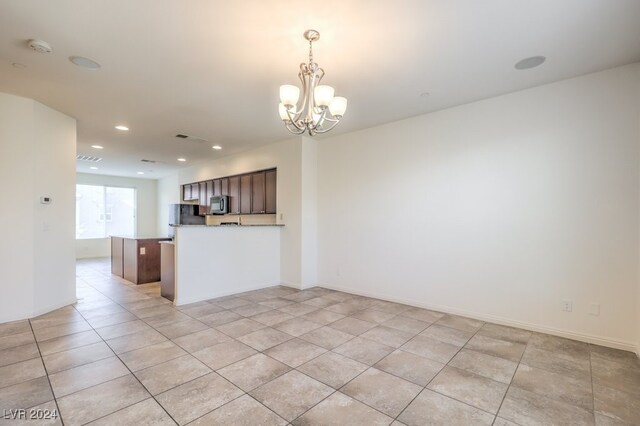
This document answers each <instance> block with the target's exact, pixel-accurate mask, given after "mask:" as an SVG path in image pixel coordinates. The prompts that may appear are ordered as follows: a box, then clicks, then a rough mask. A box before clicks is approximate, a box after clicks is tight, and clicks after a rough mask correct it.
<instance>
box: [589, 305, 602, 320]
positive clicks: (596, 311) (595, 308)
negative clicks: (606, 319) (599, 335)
mask: <svg viewBox="0 0 640 426" xmlns="http://www.w3.org/2000/svg"><path fill="white" fill-rule="evenodd" d="M589 315H593V316H596V317H597V316H598V315H600V304H599V303H592V304H591V305H590V306H589Z"/></svg>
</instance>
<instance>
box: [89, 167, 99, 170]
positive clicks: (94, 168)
mask: <svg viewBox="0 0 640 426" xmlns="http://www.w3.org/2000/svg"><path fill="white" fill-rule="evenodd" d="M89 168H90V169H91V170H98V168H97V167H89Z"/></svg>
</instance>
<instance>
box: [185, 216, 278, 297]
mask: <svg viewBox="0 0 640 426" xmlns="http://www.w3.org/2000/svg"><path fill="white" fill-rule="evenodd" d="M280 232H281V227H277V226H247V227H242V226H234V227H231V226H230V227H224V226H211V227H207V226H199V227H198V226H194V227H188V226H183V227H178V228H176V238H175V240H174V242H175V250H176V256H175V259H176V266H175V267H176V271H175V274H176V294H175V301H174V303H175V304H176V305H184V304H188V303H194V302H199V301H202V300H207V299H213V298H216V297H221V296H227V295H230V294H235V293H240V292H243V291H249V290H256V289H260V288H266V287H271V286H274V285H279V284H280Z"/></svg>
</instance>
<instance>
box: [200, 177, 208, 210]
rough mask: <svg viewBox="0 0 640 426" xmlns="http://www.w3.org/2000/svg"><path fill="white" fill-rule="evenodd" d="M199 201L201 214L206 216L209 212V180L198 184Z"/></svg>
mask: <svg viewBox="0 0 640 426" xmlns="http://www.w3.org/2000/svg"><path fill="white" fill-rule="evenodd" d="M198 186H199V190H198V203H199V204H200V216H204V215H205V214H207V213H208V212H209V200H208V198H207V182H200V183H199V184H198Z"/></svg>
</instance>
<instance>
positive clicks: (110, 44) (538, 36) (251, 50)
mask: <svg viewBox="0 0 640 426" xmlns="http://www.w3.org/2000/svg"><path fill="white" fill-rule="evenodd" d="M307 28H314V29H317V30H319V31H320V33H321V39H320V41H319V42H318V43H317V44H316V45H315V46H314V52H315V57H316V60H317V62H318V63H319V64H320V66H322V67H324V69H325V71H326V76H325V79H324V81H325V83H326V84H330V85H333V86H334V87H335V88H336V94H339V95H343V96H346V97H347V98H348V99H349V108H348V110H347V113H346V115H345V117H344V119H343V122H342V123H340V124H339V126H338V127H337V128H336V129H334V130H333V131H332V133H334V134H335V133H338V132H346V131H352V130H356V129H361V128H365V127H370V126H373V125H376V124H380V123H384V122H389V121H394V120H398V119H402V118H406V117H410V116H414V115H418V114H422V113H425V112H429V111H434V110H439V109H443V108H447V107H450V106H454V105H459V104H464V103H468V102H472V101H475V100H478V99H483V98H487V97H492V96H496V95H500V94H504V93H508V92H512V91H516V90H521V89H524V88H528V87H532V86H537V85H540V84H545V83H548V82H552V81H557V80H561V79H565V78H569V77H573V76H576V75H580V74H585V73H589V72H593V71H598V70H603V69H606V68H611V67H614V66H618V65H622V64H627V63H631V62H636V61H639V60H640V1H638V0H485V1H477V0H447V1H444V0H432V1H427V0H386V1H383V0H377V1H375V0H350V1H345V0H341V1H338V0H326V1H315V2H311V1H306V0H299V1H286V2H285V1H275V0H271V1H265V0H242V1H213V0H189V1H185V0H55V1H50V0H1V1H0V91H2V92H8V93H13V94H17V95H21V96H26V97H30V98H34V99H36V100H38V101H40V102H42V103H44V104H46V105H49V106H51V107H53V108H55V109H57V110H59V111H62V112H64V113H66V114H69V115H71V116H73V117H75V118H77V120H78V153H79V154H85V155H99V156H101V157H103V158H104V160H103V161H102V162H101V163H100V164H99V165H98V166H99V167H100V170H98V171H97V173H101V174H112V175H121V176H136V177H139V176H138V175H136V172H137V171H144V172H145V176H144V177H149V178H156V177H160V176H162V175H164V174H166V173H168V172H169V171H171V170H175V169H177V168H179V167H185V166H188V165H190V164H193V163H194V162H196V161H202V160H203V159H210V158H216V157H217V156H222V155H229V154H231V153H235V152H239V151H242V150H246V149H249V148H252V147H255V146H259V145H263V144H267V143H270V142H274V141H277V140H281V139H284V138H287V137H288V136H289V134H288V133H287V131H286V130H285V129H284V127H283V126H282V124H281V122H280V120H279V118H278V111H277V105H278V87H279V85H281V84H285V83H290V84H295V83H296V82H297V70H298V65H299V63H300V62H303V61H305V60H306V56H307V44H306V42H305V40H304V39H303V38H302V33H303V32H304V30H305V29H307ZM30 38H39V39H42V40H46V41H47V42H49V43H51V45H52V46H53V48H54V52H53V53H52V54H38V53H35V52H33V51H32V50H30V49H29V48H28V47H27V46H26V40H28V39H30ZM72 55H79V56H86V57H89V58H92V59H94V60H96V61H97V62H99V63H100V64H101V65H102V68H101V69H100V70H98V71H88V70H85V69H81V68H78V67H76V66H74V65H73V64H71V63H70V62H69V60H68V57H69V56H72ZM533 55H544V56H546V57H547V62H546V63H545V64H543V65H542V66H541V67H539V68H535V69H532V70H527V71H516V70H515V69H514V68H513V66H514V64H515V63H516V62H517V61H518V60H520V59H522V58H525V57H528V56H533ZM14 62H19V63H22V64H24V65H26V68H24V69H17V68H15V67H13V66H12V63H14ZM422 92H429V93H430V96H428V97H421V96H420V93H422ZM116 124H125V125H128V126H129V127H130V128H131V131H130V132H128V133H123V132H119V131H117V130H115V129H114V125H116ZM178 132H182V133H187V134H190V135H195V136H198V137H202V138H205V139H207V140H208V141H209V142H208V143H196V142H185V141H181V140H178V139H176V138H175V137H174V135H175V134H176V133H178ZM2 143H5V141H3V142H2ZM93 144H99V145H103V146H104V147H105V149H104V150H102V151H96V150H94V149H92V148H91V147H90V146H91V145H93ZM213 144H220V145H222V146H223V147H224V149H223V150H222V151H213V150H212V149H211V145H213ZM181 156H184V157H186V158H187V159H188V160H189V161H188V162H187V163H178V162H177V161H176V159H177V158H178V157H181ZM143 158H146V159H151V160H156V161H158V162H159V163H157V164H154V165H151V166H149V165H144V164H143V163H141V162H140V160H141V159H143ZM89 166H90V165H89V164H86V163H82V164H80V163H79V164H78V171H83V172H91V170H89Z"/></svg>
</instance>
